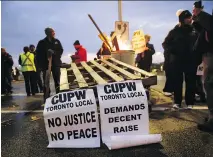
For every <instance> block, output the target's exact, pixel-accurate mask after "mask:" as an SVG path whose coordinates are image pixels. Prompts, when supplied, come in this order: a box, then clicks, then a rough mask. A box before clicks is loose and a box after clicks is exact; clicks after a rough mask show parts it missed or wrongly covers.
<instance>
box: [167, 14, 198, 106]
mask: <svg viewBox="0 0 213 157" xmlns="http://www.w3.org/2000/svg"><path fill="white" fill-rule="evenodd" d="M178 18H179V24H178V25H176V26H175V28H174V29H172V30H171V31H170V32H169V34H168V35H167V37H166V38H165V41H164V42H163V47H164V49H165V50H166V51H167V52H168V53H169V54H172V56H173V59H172V63H171V65H172V66H173V67H172V70H171V71H172V76H173V78H172V79H173V81H174V105H173V107H174V108H176V109H178V108H180V107H181V103H182V90H183V87H182V86H183V76H184V77H185V82H186V91H185V103H186V105H187V108H188V109H190V108H192V106H193V105H194V96H195V88H196V70H197V65H196V62H195V58H194V54H193V45H194V43H195V40H196V34H195V32H194V29H193V27H192V26H191V22H192V14H191V13H190V12H189V11H188V10H183V11H181V12H180V14H179V16H178Z"/></svg>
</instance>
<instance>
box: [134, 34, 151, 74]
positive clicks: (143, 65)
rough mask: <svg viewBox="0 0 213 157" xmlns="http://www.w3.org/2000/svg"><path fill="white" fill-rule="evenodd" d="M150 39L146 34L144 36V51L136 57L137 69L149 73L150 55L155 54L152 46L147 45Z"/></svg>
mask: <svg viewBox="0 0 213 157" xmlns="http://www.w3.org/2000/svg"><path fill="white" fill-rule="evenodd" d="M150 39H151V36H150V35H148V34H146V35H145V41H146V47H145V49H144V51H143V52H141V53H139V54H138V55H137V57H136V63H137V64H138V67H139V68H140V69H143V70H145V71H147V72H151V65H152V55H153V54H155V49H154V46H153V44H150V43H149V41H150Z"/></svg>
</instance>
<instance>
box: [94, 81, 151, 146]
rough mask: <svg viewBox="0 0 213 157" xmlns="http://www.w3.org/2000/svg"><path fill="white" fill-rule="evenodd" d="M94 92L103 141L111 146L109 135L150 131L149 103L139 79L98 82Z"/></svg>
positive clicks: (144, 133)
mask: <svg viewBox="0 0 213 157" xmlns="http://www.w3.org/2000/svg"><path fill="white" fill-rule="evenodd" d="M97 91H98V99H99V105H100V115H101V133H102V141H103V143H105V144H106V145H107V146H108V147H110V145H112V143H110V141H111V137H112V136H124V135H147V134H149V117H148V102H147V96H146V92H145V89H144V87H143V85H142V82H141V80H134V81H125V82H116V83H110V84H107V85H98V86H97ZM124 138H125V137H124Z"/></svg>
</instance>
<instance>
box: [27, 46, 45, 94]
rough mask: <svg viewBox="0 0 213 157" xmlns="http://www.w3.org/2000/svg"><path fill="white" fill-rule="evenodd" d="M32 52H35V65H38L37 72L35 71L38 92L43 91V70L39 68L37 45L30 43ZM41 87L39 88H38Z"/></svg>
mask: <svg viewBox="0 0 213 157" xmlns="http://www.w3.org/2000/svg"><path fill="white" fill-rule="evenodd" d="M29 48H30V52H31V53H32V54H34V56H35V66H36V72H35V78H36V93H43V85H42V80H41V70H40V68H38V64H37V60H36V51H35V46H34V45H32V44H31V45H30V46H29ZM38 88H39V89H38Z"/></svg>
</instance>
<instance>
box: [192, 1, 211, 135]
mask: <svg viewBox="0 0 213 157" xmlns="http://www.w3.org/2000/svg"><path fill="white" fill-rule="evenodd" d="M202 9H203V6H202V2H201V1H197V2H195V3H194V7H193V20H194V22H196V23H197V24H199V25H200V26H201V27H202V31H201V32H200V34H199V37H198V39H197V41H196V45H195V51H198V52H205V54H204V55H205V60H206V61H205V63H206V67H207V68H206V69H205V70H204V75H205V78H204V79H205V80H204V87H205V91H206V96H207V106H208V109H209V116H208V118H206V120H205V122H204V123H203V124H198V128H199V129H200V130H203V131H211V132H212V131H213V44H212V43H213V13H212V15H210V14H208V13H206V12H204V11H203V10H202Z"/></svg>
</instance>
